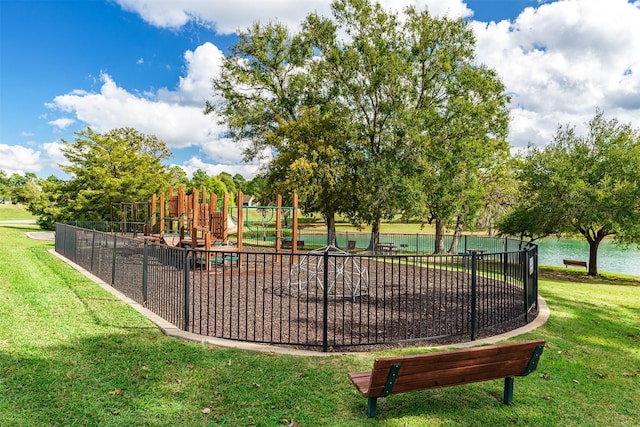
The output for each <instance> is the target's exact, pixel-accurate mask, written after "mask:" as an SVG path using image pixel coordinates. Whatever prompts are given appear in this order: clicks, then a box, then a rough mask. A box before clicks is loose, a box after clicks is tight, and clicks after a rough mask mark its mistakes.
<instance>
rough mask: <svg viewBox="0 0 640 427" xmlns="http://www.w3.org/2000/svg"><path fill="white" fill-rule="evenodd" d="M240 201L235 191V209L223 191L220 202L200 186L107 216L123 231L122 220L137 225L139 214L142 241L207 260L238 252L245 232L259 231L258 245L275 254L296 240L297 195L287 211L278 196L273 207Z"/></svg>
mask: <svg viewBox="0 0 640 427" xmlns="http://www.w3.org/2000/svg"><path fill="white" fill-rule="evenodd" d="M243 198H244V197H243V194H242V192H239V193H238V201H239V203H238V206H229V195H228V194H227V193H224V194H223V196H222V198H221V199H220V198H218V197H217V196H216V194H214V193H207V190H206V188H205V187H202V189H201V190H200V191H198V190H197V189H196V188H192V190H191V194H186V193H185V191H184V189H183V188H182V187H179V188H178V192H177V194H174V192H173V189H172V188H169V191H168V195H165V193H160V194H159V195H156V194H154V195H153V196H152V197H151V201H149V202H135V203H114V204H112V212H111V217H112V221H114V219H115V220H116V221H118V220H119V221H121V223H122V229H123V231H124V230H125V229H126V227H127V224H128V222H127V221H131V219H129V218H135V220H136V221H137V220H139V219H140V216H141V215H142V217H143V218H144V232H143V236H141V238H144V239H147V240H148V241H154V242H158V243H161V244H165V245H170V246H177V247H182V248H191V249H193V250H201V251H207V254H205V256H206V258H207V259H213V260H215V259H218V257H217V256H215V254H211V253H208V252H241V251H242V248H243V236H244V231H245V229H246V230H248V232H249V233H250V234H251V235H252V236H253V237H255V236H256V235H258V234H260V233H262V237H263V244H261V245H260V246H270V247H273V248H275V250H276V252H278V251H280V250H281V249H282V248H283V247H284V245H283V239H285V238H286V239H289V238H291V239H293V241H296V240H297V232H298V231H297V229H298V216H297V211H298V206H297V204H298V198H297V195H296V194H294V195H293V206H290V207H287V206H282V196H280V195H278V196H277V197H276V206H243V205H242V200H243ZM234 214H235V215H234ZM283 218H284V227H283ZM138 224H139V223H138ZM283 231H284V232H285V234H286V236H285V235H283ZM231 234H235V235H236V244H235V246H231V245H230V242H229V236H230V235H231ZM267 234H268V238H267ZM284 241H285V242H287V241H289V240H284ZM297 250H298V248H297V246H296V245H294V247H292V248H291V251H292V253H294V254H295V253H296V252H297ZM238 260H239V259H238ZM296 261H297V257H296V256H295V255H294V257H292V262H296ZM238 264H240V263H238ZM207 265H208V263H207Z"/></svg>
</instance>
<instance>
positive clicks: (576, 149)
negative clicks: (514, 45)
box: [501, 111, 640, 275]
mask: <svg viewBox="0 0 640 427" xmlns="http://www.w3.org/2000/svg"><path fill="white" fill-rule="evenodd" d="M519 177H520V179H521V180H522V183H523V198H522V205H521V206H520V207H519V208H518V209H516V210H514V211H513V212H512V213H511V214H510V215H509V216H507V218H505V219H504V220H503V221H502V223H501V231H503V232H511V234H515V233H516V232H517V233H520V234H523V235H528V236H542V235H549V234H556V233H557V234H561V233H574V234H575V233H579V234H580V235H582V236H583V237H584V238H585V239H586V240H587V242H589V269H588V274H589V275H597V274H598V263H597V255H598V246H599V244H600V242H602V240H603V239H604V238H605V237H607V236H613V237H615V238H616V240H618V241H619V242H623V243H633V242H640V130H638V129H633V128H632V127H631V125H629V124H621V123H619V122H618V121H617V120H616V119H611V120H606V119H605V117H604V114H603V112H602V111H597V112H596V115H595V117H594V118H593V119H592V120H591V121H590V122H589V124H588V134H587V135H586V136H581V135H578V134H577V133H576V130H575V128H574V127H572V126H569V125H563V126H560V127H559V128H558V130H557V132H556V135H555V137H554V139H553V141H552V142H551V143H550V144H548V145H547V146H545V147H543V148H536V147H530V148H529V150H528V152H527V153H526V154H525V156H524V161H523V163H522V168H521V170H520V173H519Z"/></svg>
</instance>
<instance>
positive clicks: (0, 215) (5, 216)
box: [0, 205, 36, 221]
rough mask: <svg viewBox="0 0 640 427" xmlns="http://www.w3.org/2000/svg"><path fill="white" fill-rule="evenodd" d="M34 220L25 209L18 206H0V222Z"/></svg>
mask: <svg viewBox="0 0 640 427" xmlns="http://www.w3.org/2000/svg"><path fill="white" fill-rule="evenodd" d="M26 219H36V218H35V217H34V216H33V215H31V213H30V212H29V211H27V208H25V207H24V206H18V205H0V221H14V220H26Z"/></svg>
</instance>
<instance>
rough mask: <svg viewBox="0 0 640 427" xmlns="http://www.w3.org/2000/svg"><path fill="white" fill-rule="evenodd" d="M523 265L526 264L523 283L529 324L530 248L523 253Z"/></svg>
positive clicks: (526, 319)
mask: <svg viewBox="0 0 640 427" xmlns="http://www.w3.org/2000/svg"><path fill="white" fill-rule="evenodd" d="M523 255H524V256H523V257H522V259H523V263H524V268H523V270H524V280H523V281H522V284H523V285H524V286H523V289H524V315H525V321H526V322H527V323H529V247H528V246H527V247H525V248H524V252H523Z"/></svg>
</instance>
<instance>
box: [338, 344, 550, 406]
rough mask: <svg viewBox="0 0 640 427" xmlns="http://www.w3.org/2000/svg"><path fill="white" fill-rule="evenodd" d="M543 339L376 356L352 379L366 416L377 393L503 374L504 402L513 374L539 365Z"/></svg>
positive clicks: (508, 397) (382, 394)
mask: <svg viewBox="0 0 640 427" xmlns="http://www.w3.org/2000/svg"><path fill="white" fill-rule="evenodd" d="M544 344H545V341H544V340H536V341H525V342H520V343H513V344H501V345H492V346H487V347H477V348H470V349H463V350H454V351H445V352H438V353H429V354H419V355H414V356H398V357H385V358H381V359H376V360H375V361H374V363H373V370H371V371H365V372H352V373H350V374H349V378H350V379H351V382H352V383H353V384H354V385H355V386H356V388H357V389H358V391H360V393H362V394H363V395H364V397H366V398H367V417H369V418H373V417H375V416H376V402H377V399H378V397H386V396H388V395H390V394H395V393H405V392H409V391H418V390H426V389H431V388H437V387H448V386H453V385H460V384H468V383H473V382H478V381H488V380H495V379H500V378H504V395H503V402H504V403H505V404H506V405H508V404H510V403H511V401H512V400H513V383H514V377H515V376H525V375H528V374H530V373H531V372H533V371H534V370H535V369H536V367H537V366H538V360H539V359H540V355H541V354H542V350H543V348H544Z"/></svg>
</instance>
